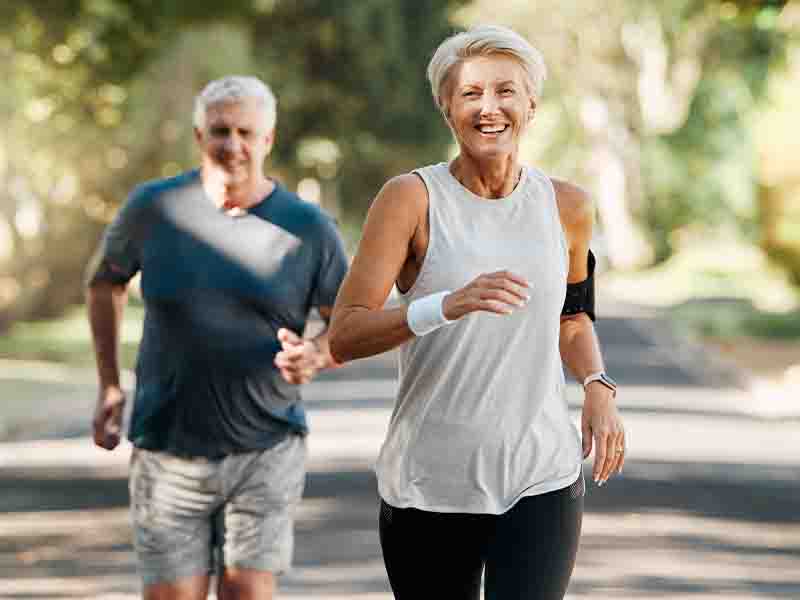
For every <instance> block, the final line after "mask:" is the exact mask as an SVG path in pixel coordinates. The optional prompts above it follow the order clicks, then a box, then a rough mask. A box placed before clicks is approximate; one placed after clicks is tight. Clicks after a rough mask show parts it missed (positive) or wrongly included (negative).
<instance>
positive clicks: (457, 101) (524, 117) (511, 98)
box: [446, 54, 534, 158]
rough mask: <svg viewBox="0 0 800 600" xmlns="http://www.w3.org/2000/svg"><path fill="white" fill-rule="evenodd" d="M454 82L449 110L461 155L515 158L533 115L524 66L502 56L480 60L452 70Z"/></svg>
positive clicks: (475, 59)
mask: <svg viewBox="0 0 800 600" xmlns="http://www.w3.org/2000/svg"><path fill="white" fill-rule="evenodd" d="M450 77H451V81H450V82H449V89H447V93H448V95H449V98H450V101H449V103H448V104H447V107H446V109H449V119H448V120H449V123H450V126H451V127H452V128H453V131H454V133H455V135H456V139H457V140H458V143H459V146H461V150H462V152H466V153H468V154H470V155H472V156H475V157H476V158H493V157H497V156H502V155H507V154H512V153H516V151H517V148H518V147H519V140H520V136H521V134H522V131H523V130H524V129H525V126H526V125H527V124H528V122H529V121H530V119H531V118H532V117H533V109H534V102H533V98H531V96H530V94H529V93H528V88H527V86H526V85H525V83H526V77H525V71H524V69H523V68H522V65H520V63H519V62H518V61H517V60H515V59H514V58H511V57H509V56H504V55H502V54H498V55H494V56H479V57H474V58H468V59H466V60H465V61H463V62H462V63H461V64H459V65H457V66H456V67H454V70H453V73H452V75H451V76H450Z"/></svg>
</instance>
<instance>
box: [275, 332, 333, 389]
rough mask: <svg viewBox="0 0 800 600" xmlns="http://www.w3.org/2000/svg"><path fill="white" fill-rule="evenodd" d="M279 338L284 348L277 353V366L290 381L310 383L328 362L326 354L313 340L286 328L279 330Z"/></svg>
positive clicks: (296, 383)
mask: <svg viewBox="0 0 800 600" xmlns="http://www.w3.org/2000/svg"><path fill="white" fill-rule="evenodd" d="M278 339H279V340H280V342H281V348H282V349H281V351H280V352H278V354H276V355H275V366H276V367H278V369H280V372H281V376H282V377H283V378H284V379H285V380H286V381H287V382H288V383H292V384H295V385H299V384H302V383H308V382H309V381H311V380H312V379H313V377H314V375H316V373H317V371H319V370H320V369H322V368H324V367H325V365H326V364H327V361H326V360H325V356H324V354H323V353H322V352H320V351H319V348H317V345H316V344H315V343H314V342H313V341H311V340H306V339H303V338H301V337H300V336H298V335H297V334H296V333H294V332H293V331H289V330H288V329H285V328H283V329H280V330H279V331H278Z"/></svg>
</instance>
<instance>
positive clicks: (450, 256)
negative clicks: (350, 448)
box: [376, 163, 582, 514]
mask: <svg viewBox="0 0 800 600" xmlns="http://www.w3.org/2000/svg"><path fill="white" fill-rule="evenodd" d="M414 173H416V174H417V175H419V176H420V177H421V178H422V180H423V181H424V183H425V186H426V188H427V190H428V214H429V223H430V236H429V241H428V250H427V254H426V256H425V260H424V262H423V265H422V269H421V270H420V273H419V275H418V276H417V280H416V282H415V283H414V285H413V286H412V287H411V289H410V290H408V292H406V293H405V294H401V298H402V300H403V302H405V303H410V302H411V301H413V300H415V299H417V298H420V297H423V296H427V295H428V294H432V293H435V292H439V291H442V290H451V291H452V290H456V289H458V288H460V287H462V286H464V285H465V284H467V283H468V282H469V281H471V280H472V279H474V278H475V277H476V276H478V275H480V274H481V273H488V272H491V271H497V270H500V269H508V270H510V271H513V272H515V273H518V274H519V275H522V276H523V277H525V278H526V279H527V281H528V282H529V284H530V289H529V290H528V292H529V294H530V296H531V299H530V301H529V302H528V304H527V305H526V306H525V307H524V308H517V309H515V311H514V312H513V313H512V315H510V316H502V315H495V314H491V313H487V312H475V313H471V314H469V315H467V316H465V317H463V318H461V319H459V320H458V321H456V322H455V323H452V324H450V325H446V326H444V327H441V328H439V329H437V330H436V331H433V332H432V333H429V334H427V335H425V336H422V337H416V338H414V339H412V340H410V341H409V342H408V343H406V344H404V345H403V346H401V348H400V385H399V388H398V392H397V399H396V403H395V407H394V411H393V413H392V418H391V421H390V424H389V430H388V433H387V437H386V440H385V442H384V444H383V447H382V448H381V452H380V455H379V457H378V461H377V465H376V471H377V476H378V487H379V492H380V495H381V497H382V498H383V499H384V500H385V501H386V502H387V503H389V504H390V505H392V506H395V507H398V508H406V507H415V508H419V509H423V510H430V511H437V512H464V513H489V514H501V513H503V512H505V511H507V510H508V509H510V508H511V507H512V506H513V505H514V504H515V503H516V502H517V501H518V500H519V499H520V498H523V497H525V496H530V495H535V494H543V493H546V492H550V491H554V490H558V489H561V488H564V487H567V486H569V485H570V484H572V483H573V482H574V481H575V480H576V479H577V478H578V476H579V474H580V469H581V461H582V457H581V444H580V437H579V434H578V431H577V429H576V427H575V425H574V423H573V422H572V420H571V418H570V416H569V411H568V408H567V402H566V397H565V394H564V374H563V370H562V367H561V357H560V354H559V349H558V339H559V322H560V314H561V309H562V307H563V304H564V297H565V294H566V282H567V270H568V250H567V245H566V241H565V238H564V232H563V229H562V226H561V221H560V219H559V214H558V207H557V205H556V198H555V191H554V189H553V185H552V182H551V181H550V179H549V178H548V177H547V176H546V175H544V174H543V173H542V172H540V171H538V170H536V169H533V168H530V167H524V168H523V171H522V176H521V178H520V181H519V183H518V185H517V186H516V188H515V189H514V191H513V192H512V193H511V194H510V195H509V196H506V197H505V198H502V199H497V200H487V199H485V198H481V197H479V196H477V195H475V194H473V193H472V192H470V191H469V190H468V189H466V188H465V187H464V186H462V185H461V183H459V181H458V180H457V179H456V178H455V177H454V176H453V175H452V174H451V173H450V170H449V165H448V164H447V163H440V164H438V165H432V166H428V167H424V168H422V169H418V170H417V171H414Z"/></svg>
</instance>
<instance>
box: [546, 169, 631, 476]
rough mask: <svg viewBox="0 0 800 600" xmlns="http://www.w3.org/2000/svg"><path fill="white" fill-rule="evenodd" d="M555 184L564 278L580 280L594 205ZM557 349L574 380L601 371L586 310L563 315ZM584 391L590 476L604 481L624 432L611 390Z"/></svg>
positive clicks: (618, 458)
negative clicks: (565, 247)
mask: <svg viewBox="0 0 800 600" xmlns="http://www.w3.org/2000/svg"><path fill="white" fill-rule="evenodd" d="M553 183H554V186H555V189H556V198H557V200H558V206H559V213H560V215H561V223H562V224H563V226H564V232H565V233H566V236H567V242H568V244H569V263H570V264H569V274H568V275H567V282H568V283H578V282H580V281H583V280H585V279H586V277H587V276H588V275H589V273H588V267H587V264H588V255H589V242H590V240H591V238H592V222H593V210H592V204H591V200H590V199H589V197H588V195H587V194H586V192H585V191H583V190H582V189H581V188H579V187H577V186H575V185H572V184H569V183H566V182H562V181H554V182H553ZM559 349H560V351H561V359H562V360H563V361H564V364H565V365H566V366H567V368H568V369H569V371H570V372H571V373H572V374H573V375H575V377H576V378H577V379H578V381H583V380H584V379H585V378H586V377H587V376H588V375H590V374H592V373H596V372H598V371H602V370H603V369H604V367H603V356H602V354H601V351H600V344H599V342H598V340H597V334H596V333H595V330H594V324H593V323H592V321H591V319H589V317H588V316H587V315H586V313H579V314H577V315H569V316H562V317H561V332H560V340H559ZM584 394H585V395H584V402H583V412H582V416H581V434H582V438H583V456H584V458H586V457H587V456H589V454H590V453H591V451H592V448H593V447H594V450H595V457H594V467H593V469H592V476H593V478H594V480H595V481H596V482H597V483H599V484H600V485H602V484H603V483H605V482H606V481H607V480H608V478H609V477H610V476H611V475H613V474H614V473H618V472H619V471H621V470H622V465H623V464H624V462H625V452H624V448H625V430H624V428H623V425H622V419H621V418H620V416H619V413H618V412H617V406H616V398H615V395H614V392H613V391H612V390H610V389H609V388H607V387H606V386H604V385H603V384H601V383H591V384H589V385H588V386H586V389H585V392H584Z"/></svg>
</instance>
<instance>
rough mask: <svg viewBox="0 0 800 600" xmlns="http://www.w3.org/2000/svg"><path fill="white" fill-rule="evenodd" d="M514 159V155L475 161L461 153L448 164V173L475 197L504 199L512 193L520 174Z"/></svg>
mask: <svg viewBox="0 0 800 600" xmlns="http://www.w3.org/2000/svg"><path fill="white" fill-rule="evenodd" d="M516 158H517V157H516V156H515V155H506V156H502V157H499V158H497V159H484V160H476V159H475V158H474V157H471V156H469V155H468V154H465V153H463V152H462V153H461V154H459V155H458V156H457V157H456V158H455V159H453V161H452V162H451V163H450V172H451V173H452V174H453V177H455V178H456V179H457V180H458V181H459V183H461V185H463V186H464V187H465V188H467V189H468V190H469V191H471V192H472V193H473V194H475V195H476V196H480V197H481V198H487V199H499V198H505V197H506V196H508V195H509V194H511V192H513V191H514V188H515V187H516V186H517V183H518V182H519V178H520V174H521V173H522V170H521V168H520V165H519V164H518V163H517V160H516Z"/></svg>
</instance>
